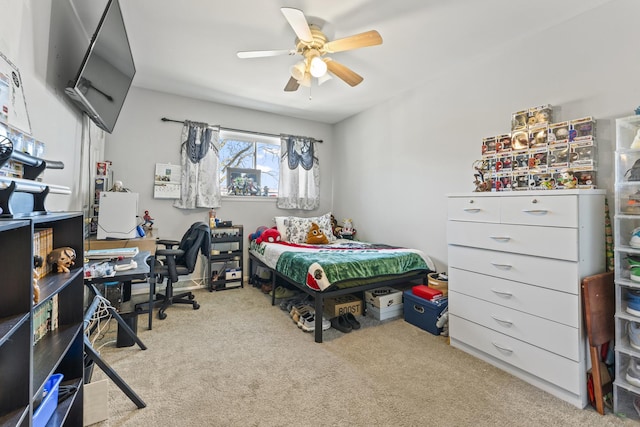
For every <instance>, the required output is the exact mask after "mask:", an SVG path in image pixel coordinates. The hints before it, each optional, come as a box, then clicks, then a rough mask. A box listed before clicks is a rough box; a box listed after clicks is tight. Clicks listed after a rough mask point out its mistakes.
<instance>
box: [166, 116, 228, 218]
mask: <svg viewBox="0 0 640 427" xmlns="http://www.w3.org/2000/svg"><path fill="white" fill-rule="evenodd" d="M219 134H220V131H219V130H218V129H214V128H212V127H210V126H209V125H208V124H206V123H197V122H190V121H185V122H184V127H183V128H182V137H181V141H183V142H182V145H181V148H180V155H181V164H182V177H181V180H180V182H181V188H180V198H179V199H177V200H176V201H175V202H174V203H173V206H174V207H176V208H181V209H195V208H217V207H220V185H219V184H218V151H219V147H220V145H219V139H218V137H219Z"/></svg>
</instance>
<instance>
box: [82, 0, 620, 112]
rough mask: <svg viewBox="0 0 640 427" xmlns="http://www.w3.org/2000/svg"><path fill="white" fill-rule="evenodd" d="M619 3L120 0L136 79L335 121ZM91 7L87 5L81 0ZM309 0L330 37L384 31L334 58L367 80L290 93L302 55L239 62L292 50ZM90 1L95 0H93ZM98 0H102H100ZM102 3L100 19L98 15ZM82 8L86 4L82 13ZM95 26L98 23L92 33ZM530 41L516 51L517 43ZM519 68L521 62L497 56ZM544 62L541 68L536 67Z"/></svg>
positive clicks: (521, 57) (520, 54) (525, 53)
mask: <svg viewBox="0 0 640 427" xmlns="http://www.w3.org/2000/svg"><path fill="white" fill-rule="evenodd" d="M609 1H615V0H562V1H557V0H536V1H535V2H534V1H531V0H483V1H478V0H396V1H388V0H387V1H385V0H315V1H314V0H270V1H265V0H235V1H228V0H180V1H176V0H120V3H121V7H122V10H123V15H124V19H125V23H126V26H127V31H128V35H129V40H130V43H131V48H132V51H133V57H134V60H135V63H136V68H137V74H136V76H135V79H134V86H138V87H143V88H148V89H154V90H159V91H162V92H167V93H171V94H177V95H183V96H187V97H191V98H196V99H202V100H209V101H214V102H218V103H223V104H228V105H233V106H239V107H244V108H250V109H256V110H261V111H268V112H272V113H277V114H284V115H288V116H292V117H298V118H304V119H310V120H316V121H320V122H325V123H336V122H339V121H340V120H343V119H345V118H347V117H349V116H351V115H353V114H356V113H358V112H360V111H362V110H364V109H367V108H369V107H371V106H373V105H376V104H377V103H379V102H381V101H384V100H386V99H388V98H391V97H393V96H395V95H398V94H400V93H403V92H405V91H410V90H412V89H413V88H415V87H417V86H421V85H424V84H425V83H427V82H437V80H438V78H439V77H440V76H443V75H446V74H447V73H448V72H450V71H452V70H454V69H456V68H457V67H467V66H472V64H473V62H474V61H475V60H476V59H478V58H479V57H482V56H484V55H492V56H493V55H497V54H504V53H505V51H507V53H512V54H513V59H514V62H513V64H523V65H524V66H527V65H526V63H527V62H528V61H529V60H534V59H535V58H537V60H540V58H544V49H547V48H563V47H562V46H554V47H549V46H535V45H531V42H529V44H528V48H527V47H525V46H526V45H525V44H524V43H523V44H518V43H517V41H518V40H520V39H522V40H525V41H526V40H533V39H534V37H535V34H537V33H539V32H542V31H544V30H545V29H547V28H549V27H552V26H557V25H561V24H562V23H563V22H566V21H568V20H570V19H572V18H573V17H575V16H577V15H579V14H581V13H583V12H585V11H586V10H589V9H592V8H594V7H597V6H599V5H601V4H603V3H606V2H609ZM75 3H76V4H77V5H78V7H79V8H80V7H81V6H80V4H81V3H85V4H86V3H93V4H94V5H95V3H94V2H84V1H83V2H77V1H76V2H75ZM283 6H286V7H295V8H298V9H301V10H302V11H303V12H304V13H305V15H306V16H307V18H308V20H309V21H310V22H312V23H316V24H320V25H321V26H322V28H323V31H324V32H325V34H326V35H327V36H328V38H329V39H330V40H334V39H337V38H342V37H346V36H350V35H353V34H357V33H360V32H363V31H368V30H372V29H375V30H377V31H378V32H379V33H380V35H381V36H382V38H383V44H382V45H380V46H372V47H367V48H362V49H358V50H352V51H348V52H340V53H335V54H333V55H332V57H333V58H334V59H335V60H337V61H339V62H341V63H343V64H344V65H346V66H348V67H350V68H351V69H353V70H354V71H355V72H357V73H358V74H360V75H362V76H363V77H364V81H363V82H362V83H361V84H360V85H358V86H356V87H350V86H348V85H347V84H346V83H344V82H343V81H341V80H339V79H338V78H333V79H332V80H330V81H328V82H326V83H325V84H323V85H322V86H317V85H316V84H314V85H313V86H312V88H311V98H312V99H311V100H310V99H309V95H310V94H309V89H308V88H304V87H300V88H299V89H298V91H297V92H284V90H283V89H284V86H285V84H286V83H287V81H288V80H289V76H290V75H289V69H290V67H291V66H292V65H293V64H295V63H296V62H298V61H299V60H300V57H292V56H286V55H285V56H278V57H267V58H257V59H255V58H254V59H239V58H237V56H236V52H237V51H239V50H270V49H293V48H294V47H295V46H294V40H295V34H294V32H293V30H292V29H291V27H290V26H289V24H288V23H287V21H286V20H285V18H284V16H283V15H282V13H281V11H280V7H283ZM84 7H87V6H86V5H85V6H84ZM92 7H95V6H92ZM99 13H100V12H98V16H99ZM80 15H82V11H80ZM91 32H92V30H90V31H89V33H91ZM517 45H521V46H523V48H522V49H521V50H516V51H513V52H508V50H509V49H513V46H517ZM505 65H506V69H507V71H508V72H517V65H514V66H512V67H511V66H510V65H509V64H496V68H497V70H500V71H502V72H504V70H505ZM532 66H533V65H532Z"/></svg>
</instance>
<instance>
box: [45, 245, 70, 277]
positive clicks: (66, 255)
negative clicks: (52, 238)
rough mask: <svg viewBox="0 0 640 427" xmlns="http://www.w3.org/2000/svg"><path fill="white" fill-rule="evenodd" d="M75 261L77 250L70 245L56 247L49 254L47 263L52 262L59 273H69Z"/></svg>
mask: <svg viewBox="0 0 640 427" xmlns="http://www.w3.org/2000/svg"><path fill="white" fill-rule="evenodd" d="M75 261H76V251H75V250H74V249H73V248H70V247H68V246H65V247H62V248H56V249H54V250H52V251H51V252H50V253H49V255H47V264H51V266H53V267H54V269H55V271H56V272H58V273H68V272H69V268H70V267H72V266H73V265H74V264H75Z"/></svg>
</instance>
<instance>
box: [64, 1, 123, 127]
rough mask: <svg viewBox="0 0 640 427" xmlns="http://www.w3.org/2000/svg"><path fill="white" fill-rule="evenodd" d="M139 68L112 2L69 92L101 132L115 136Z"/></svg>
mask: <svg viewBox="0 0 640 427" xmlns="http://www.w3.org/2000/svg"><path fill="white" fill-rule="evenodd" d="M135 74H136V67H135V64H134V63H133V55H132V54H131V47H130V46H129V38H128V37H127V31H126V29H125V25H124V20H123V18H122V11H121V10H120V3H119V2H118V0H109V1H108V3H107V7H106V8H105V10H104V13H103V14H102V17H101V18H100V23H99V24H98V28H97V29H96V31H95V33H94V34H93V37H92V38H91V42H90V43H89V48H88V49H87V53H86V54H85V56H84V59H83V60H82V64H81V65H80V70H79V71H78V74H77V75H76V77H75V80H72V81H70V82H69V87H67V88H66V89H65V93H66V94H67V95H68V96H69V97H70V98H71V99H73V100H74V101H75V102H76V104H77V105H78V106H79V107H80V109H81V110H82V111H84V112H85V113H86V114H87V115H88V116H89V117H90V118H91V120H93V121H94V122H95V123H96V125H98V126H99V127H100V128H101V129H104V130H105V131H107V132H109V133H111V132H112V131H113V128H114V126H115V124H116V120H118V116H119V115H120V110H121V109H122V104H124V100H125V98H126V96H127V93H128V92H129V88H130V87H131V82H132V81H133V76H134V75H135Z"/></svg>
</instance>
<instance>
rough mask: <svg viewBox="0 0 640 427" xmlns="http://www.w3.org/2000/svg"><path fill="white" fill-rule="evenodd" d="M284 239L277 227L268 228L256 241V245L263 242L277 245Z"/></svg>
mask: <svg viewBox="0 0 640 427" xmlns="http://www.w3.org/2000/svg"><path fill="white" fill-rule="evenodd" d="M281 239H282V238H281V237H280V232H279V231H278V229H277V228H276V227H273V228H267V229H266V230H264V231H263V232H262V234H260V236H259V237H258V238H257V239H256V243H257V244H260V243H262V242H267V243H275V242H279V241H280V240H281Z"/></svg>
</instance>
